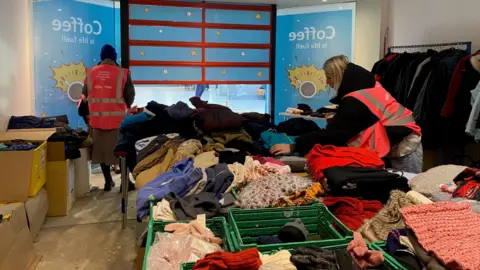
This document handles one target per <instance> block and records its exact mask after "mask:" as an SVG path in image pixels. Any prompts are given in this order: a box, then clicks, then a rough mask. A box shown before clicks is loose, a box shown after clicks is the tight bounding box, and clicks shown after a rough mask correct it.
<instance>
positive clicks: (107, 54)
mask: <svg viewBox="0 0 480 270" xmlns="http://www.w3.org/2000/svg"><path fill="white" fill-rule="evenodd" d="M107 58H110V59H112V60H113V61H117V52H116V51H115V48H114V47H113V46H112V45H110V44H105V45H103V47H102V51H101V52H100V59H102V61H103V60H105V59H107Z"/></svg>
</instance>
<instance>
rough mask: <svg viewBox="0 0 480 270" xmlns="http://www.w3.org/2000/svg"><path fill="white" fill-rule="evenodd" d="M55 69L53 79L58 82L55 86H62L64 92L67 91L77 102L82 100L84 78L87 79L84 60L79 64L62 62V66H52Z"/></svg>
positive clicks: (70, 97) (69, 96)
mask: <svg viewBox="0 0 480 270" xmlns="http://www.w3.org/2000/svg"><path fill="white" fill-rule="evenodd" d="M50 68H51V69H52V71H53V76H52V77H51V78H52V79H54V80H55V82H56V84H55V86H54V87H56V88H60V90H62V92H63V93H67V95H68V98H69V99H70V100H71V101H73V102H77V101H79V100H80V98H81V95H82V89H83V80H84V79H85V75H86V74H85V65H84V64H83V61H80V62H79V63H78V64H75V63H73V62H70V64H63V63H62V64H61V66H60V67H50Z"/></svg>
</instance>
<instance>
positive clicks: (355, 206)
mask: <svg viewBox="0 0 480 270" xmlns="http://www.w3.org/2000/svg"><path fill="white" fill-rule="evenodd" d="M323 203H324V204H325V205H326V206H327V207H328V209H329V210H330V211H331V212H332V213H333V215H334V216H335V217H337V218H338V219H339V220H340V221H341V222H342V223H343V224H345V226H347V227H348V228H349V229H350V230H352V231H356V230H358V229H359V228H360V227H361V226H362V225H363V222H364V220H365V219H369V218H373V217H374V216H375V215H376V214H377V213H378V212H379V211H380V210H381V209H382V208H383V204H382V203H381V202H379V201H368V200H359V199H355V198H351V197H326V198H324V199H323Z"/></svg>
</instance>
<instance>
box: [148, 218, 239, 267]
mask: <svg viewBox="0 0 480 270" xmlns="http://www.w3.org/2000/svg"><path fill="white" fill-rule="evenodd" d="M176 222H181V223H188V222H189V221H176ZM169 223H173V222H159V221H153V220H151V221H150V222H149V223H148V235H147V243H146V248H145V257H144V260H143V270H146V269H147V259H148V252H149V251H150V247H151V246H152V244H153V242H154V241H155V233H157V232H165V226H166V225H167V224H169ZM206 225H207V228H209V229H210V230H211V231H212V232H213V234H214V235H215V236H216V237H218V238H221V239H222V240H223V244H222V248H223V250H225V251H230V252H232V251H235V249H234V248H233V241H232V240H231V238H230V234H229V231H228V226H227V221H226V220H225V218H223V217H220V218H213V219H209V220H207V224H206Z"/></svg>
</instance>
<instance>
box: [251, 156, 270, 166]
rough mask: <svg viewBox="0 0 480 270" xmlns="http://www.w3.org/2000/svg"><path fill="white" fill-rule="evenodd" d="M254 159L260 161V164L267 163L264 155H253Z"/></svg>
mask: <svg viewBox="0 0 480 270" xmlns="http://www.w3.org/2000/svg"><path fill="white" fill-rule="evenodd" d="M252 158H253V160H256V161H258V162H260V164H265V163H267V161H266V160H265V158H264V157H262V156H260V155H255V156H252Z"/></svg>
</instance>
